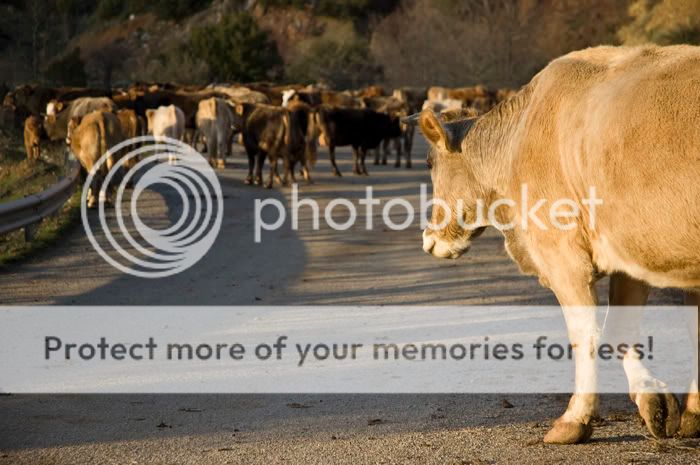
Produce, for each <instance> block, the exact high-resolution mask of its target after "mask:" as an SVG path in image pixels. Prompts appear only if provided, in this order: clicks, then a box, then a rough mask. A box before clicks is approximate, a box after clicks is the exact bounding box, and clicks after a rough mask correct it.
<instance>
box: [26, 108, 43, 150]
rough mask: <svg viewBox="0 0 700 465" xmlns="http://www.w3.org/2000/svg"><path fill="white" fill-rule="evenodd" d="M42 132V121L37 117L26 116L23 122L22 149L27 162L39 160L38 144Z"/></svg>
mask: <svg viewBox="0 0 700 465" xmlns="http://www.w3.org/2000/svg"><path fill="white" fill-rule="evenodd" d="M43 131H44V128H43V125H42V121H41V118H39V117H38V116H34V115H32V116H28V117H27V119H26V120H24V149H25V150H26V152H27V158H28V159H29V160H38V159H39V155H40V153H39V142H40V141H41V134H42V132H43Z"/></svg>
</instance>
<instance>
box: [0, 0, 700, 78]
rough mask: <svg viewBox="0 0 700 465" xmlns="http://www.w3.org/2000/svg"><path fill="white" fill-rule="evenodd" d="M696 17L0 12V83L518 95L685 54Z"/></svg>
mask: <svg viewBox="0 0 700 465" xmlns="http://www.w3.org/2000/svg"><path fill="white" fill-rule="evenodd" d="M689 12H691V13H689ZM692 12H694V13H692ZM674 14H675V17H674ZM242 15H243V16H246V17H247V18H250V20H246V21H242V22H243V23H244V26H245V27H243V26H241V24H240V23H241V21H239V19H240V17H241V16H242ZM698 15H700V0H657V1H652V2H649V1H647V0H629V1H621V0H577V1H571V0H493V1H489V2H482V1H458V0H436V1H431V0H380V1H370V0H339V1H330V0H315V1H305V0H155V1H152V2H147V1H144V0H128V1H120V0H99V1H96V2H94V1H88V0H48V1H47V0H27V1H20V0H3V1H0V49H1V50H2V52H3V53H2V55H1V58H0V82H4V83H6V84H8V85H16V84H18V83H21V82H30V81H34V82H45V83H48V84H74V85H81V84H82V85H84V84H88V85H94V86H107V85H111V86H114V85H123V84H126V83H128V82H131V81H160V82H163V81H177V82H181V83H185V84H186V83H201V82H210V81H231V80H272V81H288V82H289V81H309V82H311V81H325V82H327V83H328V84H329V85H331V86H334V87H351V86H357V85H363V84H366V83H368V82H382V83H385V84H387V85H389V86H398V85H431V84H441V85H469V84H475V83H485V84H488V85H491V86H494V87H500V86H517V85H520V84H522V83H524V82H526V81H527V80H528V79H529V78H530V77H531V76H532V74H533V73H534V72H536V71H537V70H538V69H540V68H541V67H542V66H544V65H545V64H546V63H547V62H548V61H549V60H550V59H552V58H554V57H556V56H559V55H561V54H563V53H566V52H568V51H570V50H574V49H580V48H584V47H588V46H592V45H597V44H601V43H621V42H622V41H625V42H630V43H640V42H644V41H646V40H656V39H657V38H660V39H659V40H666V41H670V42H673V41H674V39H675V40H676V41H690V42H693V41H697V39H699V38H700V34H698V31H700V27H699V26H698V24H700V21H697V18H695V16H698ZM230 18H236V20H235V21H229V22H228V23H227V24H228V26H227V27H229V29H227V30H225V29H224V28H223V26H222V24H224V23H225V22H226V20H227V19H230ZM231 28H232V29H231ZM669 28H670V29H669ZM674 28H676V29H674ZM678 28H680V29H678ZM677 29H678V30H677ZM232 31H233V32H232ZM260 31H262V32H260ZM261 34H262V35H261ZM263 36H264V37H263ZM194 38H197V39H196V40H195V39H194ZM197 41H198V43H195V42H197ZM657 41H658V40H657ZM259 58H260V60H261V62H260V63H258V66H257V69H256V71H255V72H250V73H249V72H246V71H245V70H238V69H237V67H238V68H245V67H246V65H247V64H248V62H255V61H257V60H258V59H259ZM222 63H223V64H224V65H227V66H221V64H222Z"/></svg>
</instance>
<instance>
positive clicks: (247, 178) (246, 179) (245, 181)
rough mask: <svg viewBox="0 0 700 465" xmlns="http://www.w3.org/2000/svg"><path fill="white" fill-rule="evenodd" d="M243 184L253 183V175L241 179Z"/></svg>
mask: <svg viewBox="0 0 700 465" xmlns="http://www.w3.org/2000/svg"><path fill="white" fill-rule="evenodd" d="M243 184H253V177H252V176H246V178H245V180H244V181H243Z"/></svg>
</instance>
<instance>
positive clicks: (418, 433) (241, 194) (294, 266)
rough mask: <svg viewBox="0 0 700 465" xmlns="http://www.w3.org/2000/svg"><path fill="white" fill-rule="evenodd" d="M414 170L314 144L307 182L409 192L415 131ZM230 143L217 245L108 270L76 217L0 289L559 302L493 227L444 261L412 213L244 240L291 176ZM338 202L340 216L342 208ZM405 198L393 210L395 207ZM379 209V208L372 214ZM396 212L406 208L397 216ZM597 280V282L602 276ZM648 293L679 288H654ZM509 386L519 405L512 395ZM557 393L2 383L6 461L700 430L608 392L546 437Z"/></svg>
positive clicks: (166, 297) (323, 457) (386, 195)
mask: <svg viewBox="0 0 700 465" xmlns="http://www.w3.org/2000/svg"><path fill="white" fill-rule="evenodd" d="M416 145H417V149H414V153H417V154H420V155H415V158H417V159H418V161H417V162H416V163H415V166H416V168H414V169H413V170H405V169H401V170H397V169H394V168H393V167H391V166H389V167H386V166H380V167H374V166H370V167H369V168H370V174H371V176H370V177H368V178H365V177H357V176H353V175H351V174H350V163H349V153H348V151H346V150H344V151H341V152H340V158H341V164H340V166H341V169H342V170H343V172H344V173H345V176H344V177H343V178H340V179H335V178H333V177H332V176H330V175H329V171H330V170H329V164H328V162H327V158H326V157H325V156H324V154H321V156H320V158H321V160H320V161H319V164H318V166H317V168H316V171H315V173H314V177H315V183H314V184H313V185H311V186H304V185H302V187H301V189H302V191H303V194H304V195H305V196H309V197H311V198H314V199H316V200H317V201H318V202H319V203H320V205H321V207H322V208H323V206H325V205H326V204H327V202H329V201H330V200H331V199H333V198H335V197H345V198H351V199H352V198H357V197H359V196H362V195H364V189H365V186H367V185H370V186H372V187H373V188H374V194H375V197H377V198H379V199H381V200H382V201H383V202H385V201H386V200H388V199H390V198H393V197H397V196H399V197H404V198H406V199H407V200H409V201H410V202H412V203H413V204H417V202H418V187H417V186H418V184H419V183H421V182H429V175H428V173H427V171H426V170H425V169H424V165H423V163H422V159H423V155H422V154H423V153H425V142H424V141H423V140H422V139H420V140H417V144H416ZM242 167H243V159H242V157H240V156H237V157H235V158H234V159H233V163H232V164H230V165H229V167H228V168H227V169H226V170H225V171H223V172H222V173H221V174H220V179H221V181H222V186H223V190H224V195H225V214H224V224H223V228H222V231H221V233H220V234H219V236H218V239H217V241H216V243H215V244H214V247H213V248H212V250H211V251H210V252H209V253H208V254H207V255H206V256H205V257H204V259H202V261H200V262H199V263H197V264H196V265H195V266H193V267H192V268H190V269H189V270H187V271H185V272H183V273H181V274H178V275H176V276H173V277H170V278H164V279H160V280H157V281H152V280H144V279H138V278H134V277H131V276H127V275H124V274H121V273H119V272H117V271H116V270H115V269H113V268H111V267H110V266H109V265H108V264H106V263H105V262H104V261H103V260H102V259H101V258H100V257H99V256H98V255H97V254H96V253H95V252H94V250H93V249H92V247H91V246H90V244H89V243H88V241H87V240H86V238H85V237H84V234H83V232H82V230H81V228H79V227H78V228H76V229H75V230H74V231H73V232H72V233H71V234H70V235H69V237H67V238H66V239H65V240H64V241H63V242H62V243H61V244H60V246H57V247H55V248H54V249H52V250H50V251H47V252H45V253H42V254H40V255H38V256H37V257H35V259H33V260H32V261H30V262H27V263H25V264H21V265H18V266H13V267H11V268H9V269H5V270H2V271H0V303H2V304H69V305H93V304H102V305H104V304H160V305H164V304H165V305H168V304H197V305H212V304H224V305H261V304H262V305H265V304H284V305H292V304H298V305H302V304H312V305H325V304H405V305H418V304H514V305H515V304H554V303H555V301H554V299H553V297H552V296H551V294H550V293H549V292H548V291H547V290H545V289H542V288H540V287H539V285H538V283H537V281H536V280H535V279H532V278H527V277H522V276H520V274H519V273H518V271H517V268H516V267H515V265H513V264H512V263H511V262H510V261H509V259H508V258H507V256H506V255H505V253H504V251H503V245H502V240H501V239H500V238H499V237H498V236H497V234H496V233H494V232H489V233H487V234H486V235H484V236H483V237H482V238H480V240H478V241H477V242H476V243H475V244H474V247H473V248H472V250H471V251H470V253H469V255H468V256H465V257H463V258H462V259H460V260H458V261H446V260H444V261H441V260H436V259H433V258H431V257H429V256H427V255H426V254H424V253H422V251H421V249H420V245H421V244H420V229H419V228H418V225H417V223H416V225H415V226H414V227H412V228H410V229H408V230H405V231H392V230H390V229H388V228H380V229H375V230H373V231H367V230H366V229H365V224H364V223H363V222H360V224H358V225H357V226H355V227H353V228H351V229H349V230H347V231H334V230H332V229H330V228H328V227H326V226H324V222H323V221H322V222H321V228H320V229H319V230H317V231H315V230H313V229H312V228H311V219H310V210H309V209H306V210H304V209H302V210H301V211H302V214H301V217H300V228H299V230H292V228H291V226H290V224H289V222H287V223H285V226H284V227H283V228H281V229H280V230H278V231H274V232H265V233H264V235H263V241H262V243H260V244H255V243H254V241H253V233H254V231H253V227H252V220H253V205H254V202H255V199H258V198H260V199H263V198H268V197H273V198H277V199H278V200H280V201H282V202H285V203H286V204H287V205H289V202H290V189H288V188H283V189H276V190H273V191H267V190H264V189H260V188H252V187H248V186H244V185H243V184H242V182H241V181H242V178H243V170H242V169H241V168H242ZM175 204H176V202H174V200H173V199H172V198H171V196H170V194H168V193H167V192H148V193H146V194H145V195H144V196H143V197H142V199H141V200H139V210H140V211H141V212H142V217H144V218H146V222H147V223H148V222H149V221H150V223H149V224H153V225H157V224H159V222H163V219H164V218H169V217H173V216H176V214H177V205H175ZM340 210H341V209H338V216H337V217H336V220H337V221H342V220H343V219H344V218H343V215H342V212H341V211H340ZM397 211H398V210H397ZM378 219H379V216H375V220H378ZM395 220H396V221H397V222H399V221H400V220H402V217H401V215H397V217H396V218H395ZM601 292H602V295H604V293H605V289H604V284H603V285H602V287H601ZM653 300H654V301H655V302H656V303H664V302H678V296H677V295H676V294H674V293H673V292H667V291H666V292H661V291H659V292H656V293H655V294H654V295H653ZM504 399H505V400H507V401H508V402H509V403H510V404H511V405H512V406H513V407H512V408H506V407H504V405H506V404H505V403H504ZM566 402H567V396H563V395H527V396H524V395H375V396H369V395H266V396H263V395H236V396H234V395H217V396H213V395H124V396H113V395H112V396H75V395H65V396H24V395H10V396H0V465H2V464H5V463H7V464H10V463H12V464H15V463H32V464H36V463H46V464H49V463H50V464H72V463H115V464H125V463H126V464H130V463H134V464H136V463H140V464H161V463H162V464H184V463H212V464H219V463H221V464H224V463H234V464H256V463H260V464H271V463H298V464H315V463H318V464H328V463H339V464H340V463H347V464H357V463H421V464H422V463H426V464H433V463H434V464H445V465H446V464H467V463H475V464H481V463H525V462H536V463H568V462H579V463H678V464H688V463H700V453H699V452H698V449H697V447H698V442H697V441H679V440H669V441H663V442H657V441H652V440H649V439H646V438H645V437H644V434H645V430H644V429H643V427H642V426H641V425H640V424H639V422H638V420H637V418H636V414H635V412H634V409H633V408H632V407H633V406H632V404H631V403H630V402H629V400H628V399H627V398H626V397H625V396H610V397H606V398H604V399H603V406H602V409H603V412H602V413H603V416H604V420H603V421H601V423H600V424H599V425H598V428H597V429H596V432H595V436H594V441H593V442H592V443H590V444H586V445H578V446H567V447H557V446H545V445H544V444H542V443H541V438H542V436H543V434H544V432H545V431H546V429H547V427H548V426H549V424H550V422H551V420H552V419H553V418H555V417H556V416H558V415H559V414H560V413H561V412H562V411H563V410H564V408H565V406H566Z"/></svg>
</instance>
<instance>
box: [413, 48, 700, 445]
mask: <svg viewBox="0 0 700 465" xmlns="http://www.w3.org/2000/svg"><path fill="white" fill-rule="evenodd" d="M698 63H700V48H697V47H690V46H674V47H653V46H644V47H634V48H623V47H619V48H618V47H599V48H591V49H587V50H583V51H579V52H574V53H570V54H568V55H565V56H563V57H561V58H558V59H556V60H554V61H553V62H551V63H550V64H549V65H548V66H547V67H546V68H545V69H544V70H542V71H541V72H540V73H539V74H537V75H536V76H535V77H534V78H533V79H532V81H531V82H530V83H529V84H528V85H527V86H525V87H524V88H523V89H522V90H521V91H520V92H519V93H518V94H517V95H516V96H514V97H511V98H510V99H509V100H506V101H505V102H503V103H501V104H500V105H498V106H497V107H496V108H494V109H493V110H492V111H490V112H489V113H487V114H486V115H484V116H482V117H480V118H472V119H460V120H456V121H452V122H446V121H444V120H442V119H440V118H439V117H437V116H436V115H435V114H434V113H433V112H431V111H424V112H422V113H421V116H420V126H421V130H422V132H423V133H424V135H425V136H426V138H427V139H428V140H429V142H430V144H431V146H432V150H431V152H430V155H429V160H428V161H429V164H430V165H431V166H432V179H433V186H434V196H435V198H436V199H442V200H443V201H445V202H446V204H447V205H448V206H449V208H434V209H433V218H432V223H431V226H430V227H429V228H427V229H426V230H425V231H424V233H423V249H424V250H425V251H426V252H428V253H431V254H433V255H434V256H437V257H452V258H456V257H459V256H460V255H462V254H463V253H464V252H466V251H467V250H468V248H469V245H470V243H471V240H472V239H473V237H475V236H476V235H478V233H479V232H480V231H482V230H483V228H484V227H486V226H494V227H496V228H498V229H500V230H501V231H502V233H503V235H504V236H505V241H506V248H507V250H508V252H509V254H510V255H511V257H512V258H513V259H514V260H515V261H516V262H517V263H518V265H519V266H520V268H521V270H522V271H523V272H526V273H530V274H534V275H536V276H538V277H539V279H540V282H541V283H542V284H543V285H545V286H547V287H549V288H551V289H552V291H553V292H554V294H555V295H556V297H557V299H558V300H559V302H560V304H561V305H562V307H563V310H564V316H565V317H566V318H565V319H566V323H567V327H568V331H569V337H570V339H571V342H572V345H573V346H574V347H575V349H574V359H575V364H576V386H575V391H574V392H575V393H574V395H573V397H572V398H571V401H570V402H569V406H568V408H567V409H566V412H565V413H564V415H563V416H562V417H561V418H559V419H558V420H557V421H556V422H555V424H554V427H553V428H552V429H551V430H550V431H549V432H548V433H547V435H546V436H545V441H546V442H551V443H576V442H582V441H586V440H587V439H588V438H589V437H590V435H591V433H592V427H591V421H592V419H593V418H595V417H596V415H597V409H598V396H597V394H596V385H597V384H596V381H597V379H596V377H597V368H596V364H595V360H594V358H593V357H592V356H591V355H590V354H591V352H590V351H591V350H592V349H593V346H592V345H593V344H596V341H597V338H598V336H597V334H598V322H597V321H596V314H595V312H594V311H590V309H588V307H589V306H594V305H596V304H597V302H598V297H597V295H596V291H595V288H594V286H593V284H594V283H595V282H596V280H597V279H598V278H599V277H600V276H601V275H612V284H611V291H612V292H611V295H610V302H611V304H612V305H616V304H627V303H635V302H642V303H643V301H644V300H645V299H646V298H645V296H644V287H645V286H654V287H675V288H681V289H686V290H688V291H689V292H698V291H700V184H699V183H698V179H700V158H698V154H700V131H699V130H698V121H700V105H699V103H700V85H699V82H700V81H699V80H698V66H697V64H698ZM524 186H527V188H528V191H527V193H528V195H527V196H525V195H523V188H524ZM592 188H594V189H595V192H592ZM540 199H549V201H548V202H549V203H546V204H545V206H544V208H540V209H539V210H535V211H534V214H532V210H531V209H532V208H533V207H535V206H536V204H537V203H539V202H540ZM558 199H564V200H568V201H571V204H568V205H567V206H565V207H563V208H562V205H563V204H560V205H559V207H558V208H554V203H553V202H554V200H558ZM477 200H481V201H482V202H483V205H482V207H483V208H479V207H480V206H479V204H478V203H477ZM497 202H498V203H497ZM600 202H602V204H600ZM460 203H461V204H462V205H463V208H461V207H460ZM491 207H494V210H493V211H494V212H495V213H494V214H492V215H491V214H484V215H481V217H480V216H479V215H477V213H478V211H479V210H481V211H482V212H485V211H487V210H488V209H489V208H491ZM547 210H548V211H549V214H547ZM553 212H554V213H553ZM443 220H444V222H443ZM477 220H478V221H477ZM538 221H539V223H540V224H538ZM441 222H443V224H439V223H441ZM542 226H543V227H542ZM575 306H584V307H585V308H586V309H587V310H589V311H583V312H581V311H576V309H575V308H574V307H575ZM612 313H615V312H612ZM637 313H639V312H637ZM623 362H624V363H623V366H624V368H625V372H626V374H627V377H628V381H629V384H630V392H631V397H632V399H633V400H634V402H635V403H636V404H637V406H638V408H639V412H640V414H641V416H642V418H643V419H644V421H645V423H646V425H647V428H648V429H649V431H650V432H651V433H652V434H653V435H654V436H656V437H662V436H670V435H673V434H674V433H675V432H676V431H677V430H678V429H679V424H680V434H682V435H684V436H697V435H698V434H699V433H700V397H699V395H698V389H697V385H696V384H693V385H692V386H691V389H690V394H689V396H688V400H687V403H686V406H685V411H684V412H683V414H682V417H681V416H680V414H679V406H678V404H677V400H676V399H675V397H674V396H673V395H672V394H670V393H667V392H663V389H660V390H658V389H657V390H654V392H648V393H642V391H643V390H644V389H645V388H646V387H649V386H652V387H656V388H659V387H663V385H662V384H660V382H659V381H658V380H656V379H654V378H653V377H651V375H650V374H649V372H648V371H646V370H645V369H644V367H643V366H642V365H641V361H640V360H639V358H638V356H637V354H636V352H635V351H629V352H628V353H627V355H626V356H625V358H624V361H623Z"/></svg>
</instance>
